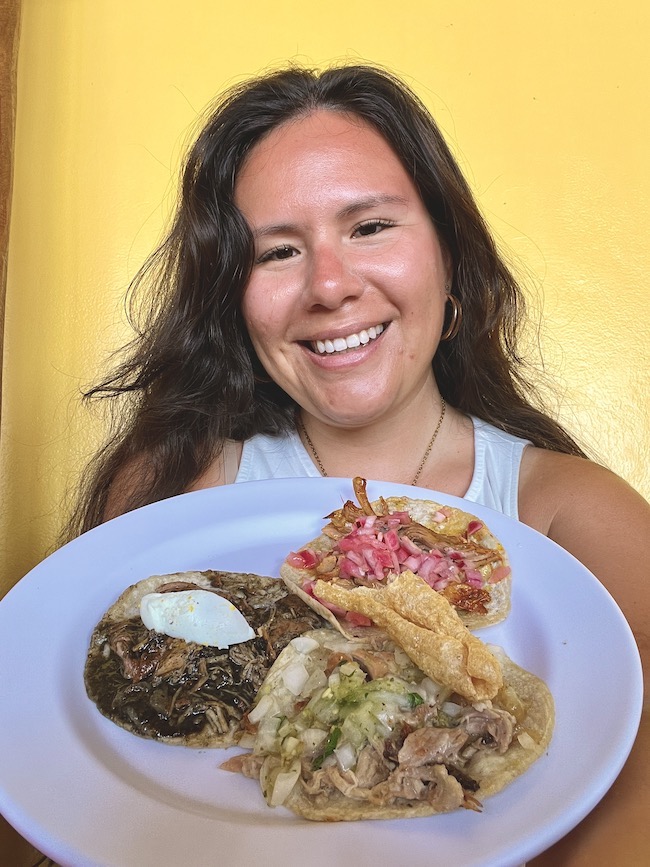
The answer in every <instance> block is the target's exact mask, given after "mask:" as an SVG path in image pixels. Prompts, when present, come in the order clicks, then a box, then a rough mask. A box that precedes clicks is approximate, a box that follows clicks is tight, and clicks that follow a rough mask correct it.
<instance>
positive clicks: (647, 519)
mask: <svg viewBox="0 0 650 867" xmlns="http://www.w3.org/2000/svg"><path fill="white" fill-rule="evenodd" d="M519 511H520V517H521V520H522V521H524V522H525V523H527V524H530V526H532V527H535V529H536V530H539V531H540V532H542V533H544V534H545V535H546V536H549V537H550V538H552V539H554V540H555V541H556V542H558V543H559V544H560V545H563V546H564V547H569V548H570V547H572V546H571V544H570V543H571V542H572V540H573V539H574V536H576V534H577V535H578V536H579V537H580V536H581V537H588V536H589V535H590V534H591V532H594V531H595V532H598V533H601V534H602V533H604V532H607V533H616V534H620V533H622V534H623V536H624V537H627V536H634V535H637V534H638V533H641V532H642V531H645V532H646V533H647V532H648V531H650V504H648V502H647V501H646V500H645V499H644V498H643V497H642V496H641V494H639V493H638V492H637V491H635V490H634V488H633V487H632V486H631V485H629V484H628V483H627V482H626V481H624V480H623V479H621V478H620V477H619V476H617V475H616V474H615V473H613V472H611V470H608V469H606V468H605V467H602V466H600V465H599V464H596V463H594V462H592V461H589V460H586V459H584V458H579V457H575V456H573V455H563V454H559V453H557V452H551V451H546V450H545V449H538V448H528V449H526V451H525V452H524V457H523V460H522V465H521V477H520V485H519ZM618 538H621V536H620V535H619V536H618Z"/></svg>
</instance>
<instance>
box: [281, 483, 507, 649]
mask: <svg viewBox="0 0 650 867" xmlns="http://www.w3.org/2000/svg"><path fill="white" fill-rule="evenodd" d="M353 486H354V491H355V494H356V497H357V500H358V505H357V504H355V503H353V502H352V501H351V500H348V501H347V502H346V503H345V505H344V506H343V507H342V508H341V509H337V510H336V511H335V512H332V514H331V515H328V520H329V523H328V524H327V525H326V526H325V527H324V528H323V532H322V534H321V535H320V536H319V537H318V538H316V539H314V540H312V541H311V542H308V543H307V544H306V545H305V546H304V548H301V549H300V550H298V551H292V552H290V553H289V555H288V556H287V558H286V560H285V562H284V563H283V564H282V566H281V570H280V575H281V577H282V579H283V580H284V581H285V583H286V584H287V586H288V587H290V588H291V590H292V591H293V592H295V593H298V594H299V595H301V596H302V598H303V599H304V600H305V601H306V602H307V603H308V604H310V605H312V606H313V607H314V609H315V610H317V611H318V612H319V613H320V614H321V615H322V616H323V617H325V618H326V619H327V620H329V622H330V623H332V624H333V625H334V626H337V628H340V629H342V631H343V632H344V633H346V629H348V628H349V626H350V625H351V624H356V625H363V624H364V623H365V624H366V625H367V623H368V621H367V619H365V618H363V617H362V616H359V615H357V614H351V615H350V614H347V615H346V614H345V612H343V611H341V610H340V609H339V608H337V607H336V606H335V605H333V604H331V603H324V602H323V600H322V599H319V597H318V595H317V594H316V593H315V592H314V586H315V583H316V581H318V580H321V581H327V582H329V583H332V584H335V585H339V586H341V587H344V588H346V589H349V588H351V587H356V586H367V587H377V586H382V585H385V584H386V583H387V582H388V581H390V580H391V577H390V576H393V575H396V574H399V573H400V572H403V571H406V570H409V571H411V572H414V573H416V574H417V575H419V576H420V577H421V578H422V579H423V580H424V581H425V582H426V583H427V584H428V585H429V586H430V587H432V588H433V589H434V590H436V591H437V592H438V593H440V594H442V595H443V596H444V597H445V598H446V599H447V600H448V601H449V602H450V603H451V604H452V605H453V606H454V608H455V609H456V610H457V611H458V613H459V614H460V616H461V618H462V620H463V622H464V623H465V625H466V626H468V627H469V628H470V629H477V628H480V627H482V626H490V625H492V624H495V623H499V622H500V621H502V620H504V619H505V617H506V616H507V615H508V613H509V611H510V592H511V569H510V565H509V563H508V558H507V555H506V552H505V550H504V548H503V546H502V545H501V543H500V542H499V540H498V539H497V538H496V537H495V536H494V535H493V534H492V533H491V532H490V530H489V529H488V527H487V526H486V525H485V522H484V521H482V520H480V519H479V518H477V517H476V516H474V515H472V514H470V513H468V512H464V511H462V510H461V509H458V508H456V507H453V506H446V505H442V504H440V503H436V502H434V501H432V500H420V499H413V498H410V497H387V498H385V499H384V498H380V499H379V500H376V501H374V502H372V503H371V502H370V501H369V500H368V496H367V493H366V482H365V479H362V478H359V477H357V478H355V479H354V480H353ZM347 634H349V632H348V633H347Z"/></svg>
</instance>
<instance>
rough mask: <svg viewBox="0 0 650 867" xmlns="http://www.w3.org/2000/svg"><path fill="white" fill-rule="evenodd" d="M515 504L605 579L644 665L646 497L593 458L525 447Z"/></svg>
mask: <svg viewBox="0 0 650 867" xmlns="http://www.w3.org/2000/svg"><path fill="white" fill-rule="evenodd" d="M519 505H520V517H521V520H522V521H524V522H525V523H527V524H529V525H530V526H532V527H534V528H535V529H537V530H539V531H540V532H542V533H544V534H545V535H546V536H548V537H549V538H551V539H553V540H554V541H555V542H557V543H558V544H559V545H561V546H562V547H563V548H565V549H566V550H567V551H570V552H571V554H573V555H574V557H576V558H577V559H578V560H580V562H581V563H584V565H585V566H586V567H587V568H588V569H590V570H591V572H593V573H594V575H596V577H597V578H599V579H600V581H601V582H602V583H603V584H604V585H605V586H606V587H607V589H608V590H609V592H610V593H611V594H612V596H613V597H614V599H615V600H616V601H617V602H618V604H619V605H620V607H621V608H622V610H623V613H624V614H625V615H626V617H627V619H628V621H629V623H630V625H631V626H632V629H633V631H634V633H635V635H636V637H637V641H638V642H639V646H640V649H641V652H642V656H643V657H644V659H645V664H646V666H647V665H648V664H649V662H650V660H649V659H648V650H649V647H648V627H649V624H650V582H649V581H648V580H647V566H646V563H645V558H644V556H643V551H644V550H645V548H646V547H647V543H648V539H650V504H648V502H647V501H646V500H645V499H644V498H643V497H642V496H641V494H639V493H638V492H637V491H635V490H634V488H633V487H632V486H631V485H629V484H628V483H627V482H625V481H624V480H623V479H621V478H619V477H618V476H617V475H616V474H615V473H612V472H611V471H610V470H607V469H605V468H604V467H601V466H599V465H598V464H595V463H592V462H591V461H588V460H585V459H583V458H578V457H573V456H570V455H561V454H557V453H555V452H548V451H544V450H543V449H537V448H528V449H526V451H525V452H524V460H523V461H522V467H521V477H520V488H519Z"/></svg>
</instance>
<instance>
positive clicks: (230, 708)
mask: <svg viewBox="0 0 650 867" xmlns="http://www.w3.org/2000/svg"><path fill="white" fill-rule="evenodd" d="M143 618H144V620H143ZM145 621H146V622H145ZM320 625H322V621H321V619H320V617H319V616H318V614H317V613H316V612H314V611H313V610H312V609H311V608H309V606H307V605H305V603H304V602H303V601H302V600H301V599H300V598H298V597H297V596H295V595H294V594H292V593H290V592H289V591H288V590H287V588H286V586H285V585H284V584H283V583H282V582H281V581H279V580H278V579H277V578H270V577H266V576H261V575H254V574H250V573H237V572H218V571H206V572H184V573H176V574H173V575H156V576H152V577H150V578H146V579H144V580H142V581H139V582H138V583H137V584H134V585H132V586H131V587H129V588H128V589H127V590H125V591H124V592H123V593H122V595H121V596H120V597H119V599H117V601H116V602H115V603H114V604H113V605H111V607H110V608H109V609H108V611H107V612H106V614H105V615H104V616H103V618H102V619H101V621H100V623H99V624H98V625H97V626H96V628H95V630H94V632H93V634H92V638H91V641H90V648H89V651H88V656H87V660H86V666H85V671H84V679H85V684H86V691H87V693H88V696H89V698H90V699H91V700H92V701H94V702H95V704H96V705H97V707H98V709H99V710H100V711H101V713H102V714H104V716H106V717H108V718H109V719H110V720H112V721H113V722H114V723H116V724H117V725H119V726H122V727H123V728H125V729H128V730H129V731H131V732H133V733H134V734H137V735H140V736H142V737H147V738H154V739H157V740H161V741H165V742H168V743H172V744H181V745H184V746H192V747H227V746H231V745H233V744H235V743H237V741H238V739H239V736H240V734H241V727H240V724H241V720H242V717H243V715H244V714H245V713H246V711H247V710H248V709H249V708H250V707H251V705H252V703H253V701H254V699H255V696H256V694H257V691H258V689H259V688H260V686H261V684H262V682H263V681H264V678H265V677H266V675H267V673H268V671H269V669H270V668H271V665H272V664H273V662H274V661H275V659H276V658H277V656H278V654H279V653H280V652H281V650H282V649H283V648H284V647H286V645H287V644H288V643H289V642H290V641H291V639H292V638H294V637H296V636H298V635H300V634H301V633H302V632H304V631H306V630H309V629H314V628H317V627H318V626H320Z"/></svg>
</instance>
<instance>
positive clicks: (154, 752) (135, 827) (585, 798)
mask: <svg viewBox="0 0 650 867" xmlns="http://www.w3.org/2000/svg"><path fill="white" fill-rule="evenodd" d="M369 493H370V495H371V497H376V496H379V495H380V494H384V495H389V494H407V495H408V494H410V495H411V496H413V495H416V496H417V495H420V496H421V495H422V492H417V491H415V490H414V489H413V488H411V487H405V486H402V485H388V484H382V485H379V484H376V483H371V484H370V485H369ZM425 496H427V497H429V498H436V499H438V500H440V501H442V502H446V503H450V504H451V505H457V506H460V507H461V508H465V509H466V510H470V511H472V512H474V513H475V514H477V515H479V516H482V517H483V518H484V520H486V522H487V523H488V525H489V526H490V528H491V529H492V530H493V531H494V532H495V533H496V534H497V535H498V536H499V537H500V538H501V539H502V541H503V543H504V544H505V546H506V548H507V550H508V553H509V555H510V559H511V561H512V566H513V572H514V580H513V596H512V612H511V615H510V617H509V618H508V619H507V621H506V622H505V623H503V624H500V625H499V626H496V627H491V628H489V629H486V630H483V632H482V637H484V638H485V639H486V640H488V641H490V642H494V643H497V644H500V645H502V646H503V647H504V648H505V649H506V650H507V651H508V653H509V654H510V656H511V657H512V658H513V659H514V660H515V661H516V662H518V663H519V664H520V665H522V666H524V667H525V668H528V669H530V670H531V671H533V672H535V673H536V674H538V675H539V676H541V677H542V678H544V680H545V681H546V682H547V683H548V685H549V687H550V689H551V691H552V692H553V695H554V697H555V702H556V711H557V722H556V730H555V734H554V737H553V741H552V743H551V746H550V749H549V751H548V754H547V755H545V756H543V757H542V758H541V759H540V760H539V761H538V762H537V763H536V764H535V765H534V766H533V767H532V768H531V769H530V770H529V771H527V772H526V774H524V775H523V776H522V777H520V778H519V779H518V780H516V781H515V782H514V783H513V784H512V785H510V786H509V787H508V788H507V789H506V790H505V791H503V792H501V793H500V794H498V795H496V796H495V797H493V798H490V799H488V800H487V801H486V802H485V805H484V811H483V813H482V814H478V813H474V812H469V811H464V810H461V811H458V812H455V813H452V814H448V815H443V816H433V817H430V818H425V819H408V820H402V821H384V822H380V821H376V822H352V823H344V822H341V823H338V824H336V825H332V824H319V823H310V822H306V821H303V820H300V819H297V818H296V817H294V816H293V815H292V814H290V813H289V812H288V811H286V810H284V809H283V808H278V809H275V810H273V809H270V808H269V807H267V806H266V805H265V804H264V802H263V800H262V797H261V795H260V793H259V790H258V788H257V785H256V784H255V783H254V782H253V781H251V780H248V779H245V778H243V777H239V776H238V775H235V774H231V773H228V772H226V771H222V770H219V764H220V762H221V761H222V760H223V758H224V757H225V756H226V755H227V753H226V752H225V751H222V750H196V751H195V750H190V749H184V748H182V747H174V746H167V745H164V744H159V743H154V742H148V741H146V740H143V739H140V738H138V737H135V736H133V735H131V734H129V733H128V732H126V731H123V730H122V729H120V728H118V727H117V726H114V725H113V724H112V723H110V722H109V721H108V720H106V719H104V718H103V717H102V716H101V715H100V714H99V713H98V712H97V710H96V709H95V706H94V705H93V704H92V703H91V702H90V701H89V700H88V699H87V697H86V694H85V690H84V684H83V667H84V660H85V655H86V648H87V645H88V640H89V637H90V634H91V631H92V629H93V627H94V626H95V624H96V622H97V621H98V620H99V618H100V617H101V615H102V614H103V612H104V611H105V609H106V608H107V607H108V606H109V605H110V604H111V603H112V602H113V601H114V599H115V598H116V596H117V595H118V594H119V593H120V592H121V591H122V590H123V589H124V588H125V587H126V586H127V585H129V584H131V583H133V582H134V581H137V580H138V579H140V578H144V577H146V576H148V575H151V574H160V573H165V572H174V571H179V570H184V569H197V568H209V567H214V568H222V569H226V570H233V571H254V572H261V573H265V574H269V575H275V574H277V573H278V569H279V566H280V564H281V562H282V560H283V559H284V557H285V556H286V554H287V553H288V551H289V550H291V549H295V548H297V547H299V546H300V545H301V544H302V543H304V542H306V541H307V540H309V539H310V538H312V537H314V536H316V535H318V533H319V532H320V528H321V526H322V523H323V522H322V516H324V515H326V514H328V513H329V512H331V511H332V510H333V509H335V508H336V507H337V506H338V505H340V503H341V502H342V501H343V500H345V499H349V498H352V497H353V493H352V488H351V484H350V482H349V481H347V480H341V479H297V480H281V481H274V482H250V483H247V484H242V485H234V486H229V487H226V488H220V489H219V488H217V489H211V490H207V491H199V492H197V493H192V494H186V495H183V496H181V497H175V498H173V499H171V500H167V501H165V502H162V503H156V504H154V505H152V506H147V507H146V508H144V509H139V510H138V511H136V512H132V513H131V514H129V515H125V516H123V517H121V518H117V519H116V520H114V521H111V522H109V523H108V524H105V525H103V526H101V527H98V528H97V529H95V530H93V531H91V532H90V533H87V534H85V535H84V536H82V537H81V538H79V539H77V540H75V541H74V542H72V543H71V544H69V545H67V546H65V547H64V548H62V549H61V550H60V551H58V552H56V553H55V554H53V555H52V556H51V557H49V558H48V559H46V560H45V561H43V563H41V564H40V565H39V566H37V567H36V568H35V569H33V570H32V571H31V572H30V573H29V574H28V575H27V576H26V577H25V578H24V579H23V580H22V581H20V582H19V583H18V585H16V587H14V588H13V589H12V590H11V591H10V593H9V594H8V595H7V596H6V597H5V598H4V599H3V600H2V602H1V603H0V678H1V680H0V743H1V744H2V757H1V759H0V812H2V813H3V814H4V815H5V816H6V818H7V819H8V820H9V821H10V822H11V823H12V824H13V825H14V826H15V827H16V828H17V829H18V831H20V832H21V833H22V834H23V835H24V836H25V837H27V838H28V839H29V840H30V841H31V842H32V843H33V844H34V845H36V846H37V847H38V848H40V849H41V851H43V852H44V853H46V854H47V855H49V856H50V857H52V858H54V859H55V860H56V861H58V862H59V863H60V864H62V865H103V867H136V865H137V867H140V865H143V864H144V865H148V864H151V865H156V867H166V865H169V867H172V865H174V867H176V865H179V864H201V865H212V864H214V865H217V864H219V865H221V864H227V865H228V867H239V865H241V867H244V865H246V867H248V865H250V864H253V863H258V862H259V863H261V864H263V865H264V867H276V865H277V867H293V865H301V867H304V865H305V864H309V865H310V867H311V865H314V867H320V865H323V867H325V865H327V867H329V865H332V864H336V865H337V867H346V865H354V867H366V865H367V867H371V865H372V867H375V865H376V864H378V863H380V864H395V865H396V864H403V863H408V864H409V865H410V867H420V865H422V867H424V865H427V867H435V865H449V864H454V865H457V867H470V865H500V867H501V865H503V867H505V865H517V864H521V863H522V862H523V861H525V860H526V859H529V858H531V857H533V856H534V855H535V854H538V853H539V852H541V851H543V850H544V849H545V848H547V847H548V846H549V845H551V844H552V843H554V842H555V841H556V840H558V839H559V838H560V837H562V836H563V835H564V834H565V833H566V832H567V831H569V830H570V829H571V828H572V827H573V826H575V825H576V824H577V823H578V822H579V821H580V820H581V819H582V818H583V817H584V816H585V815H586V814H587V813H588V812H589V811H590V810H591V809H592V808H593V807H594V806H595V805H596V803H597V802H598V801H599V800H600V798H601V797H602V796H603V795H604V794H605V792H606V791H607V789H608V788H609V787H610V785H611V784H612V782H613V781H614V779H615V778H616V776H617V775H618V773H619V771H620V769H621V767H622V765H623V763H624V761H625V759H626V758H627V755H628V753H629V751H630V749H631V747H632V743H633V741H634V737H635V734H636V731H637V727H638V723H639V718H640V713H641V700H642V686H641V683H642V681H641V666H640V662H639V656H638V652H637V649H636V645H635V643H634V640H633V638H632V635H631V632H630V629H629V627H628V625H627V622H626V621H625V620H624V618H623V615H622V614H621V612H620V611H619V609H618V607H617V606H616V605H615V603H614V602H613V600H612V599H611V597H610V596H609V595H608V593H607V592H606V590H605V589H604V588H603V587H602V585H601V584H600V583H599V582H598V581H597V580H596V579H595V578H594V577H593V576H592V575H591V573H590V572H588V571H587V570H586V569H585V568H584V567H583V566H581V565H580V564H579V563H578V562H577V561H576V560H575V559H574V558H572V557H571V556H570V555H569V554H567V553H566V552H565V551H563V550H562V549H561V548H559V547H558V546H556V545H555V544H554V543H552V542H550V541H549V540H548V539H546V538H544V537H543V536H541V535H539V534H538V533H535V532H534V531H533V530H531V529H529V528H528V527H526V526H524V525H522V524H519V523H517V522H516V521H513V520H511V519H509V518H505V517H504V516H503V515H500V514H498V513H497V512H493V511H492V510H490V509H486V508H484V507H482V506H479V505H476V504H473V503H471V504H470V503H467V502H466V501H463V500H459V499H456V498H454V497H449V496H446V495H442V494H435V493H432V492H427V493H426V494H425Z"/></svg>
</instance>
